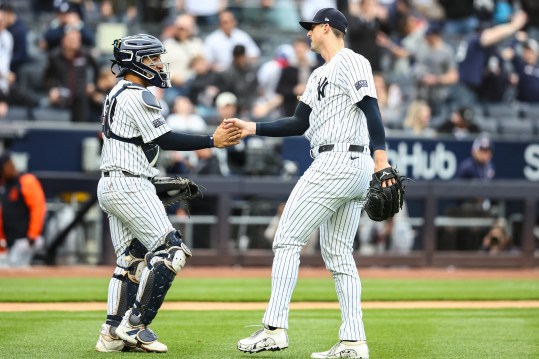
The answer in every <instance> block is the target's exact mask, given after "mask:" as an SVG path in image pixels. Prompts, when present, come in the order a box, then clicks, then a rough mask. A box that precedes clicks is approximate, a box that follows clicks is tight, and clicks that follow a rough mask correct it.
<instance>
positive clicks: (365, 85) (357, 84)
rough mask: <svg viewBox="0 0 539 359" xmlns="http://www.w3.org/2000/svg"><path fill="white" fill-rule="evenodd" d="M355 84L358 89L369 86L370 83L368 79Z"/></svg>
mask: <svg viewBox="0 0 539 359" xmlns="http://www.w3.org/2000/svg"><path fill="white" fill-rule="evenodd" d="M354 86H355V87H356V90H359V89H360V88H362V87H369V84H368V82H367V80H359V81H358V82H356V83H355V84H354Z"/></svg>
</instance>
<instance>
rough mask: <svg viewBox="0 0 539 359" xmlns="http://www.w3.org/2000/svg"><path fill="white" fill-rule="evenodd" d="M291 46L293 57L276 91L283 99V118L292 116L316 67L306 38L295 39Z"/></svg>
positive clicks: (284, 70) (314, 58) (283, 72)
mask: <svg viewBox="0 0 539 359" xmlns="http://www.w3.org/2000/svg"><path fill="white" fill-rule="evenodd" d="M293 46H294V55H295V56H294V58H293V60H292V61H290V63H289V65H288V66H286V67H285V68H283V71H282V73H281V76H280V78H279V83H278V84H277V89H276V92H277V93H278V94H279V95H281V96H282V98H283V104H282V115H283V116H285V117H286V116H292V115H294V111H295V109H296V106H297V104H298V96H300V95H302V94H303V92H305V87H306V86H307V80H308V79H309V76H310V75H311V73H312V72H313V71H314V69H315V68H316V67H317V65H318V64H317V62H316V57H314V56H312V55H314V53H312V52H311V46H310V44H309V43H308V42H307V39H306V38H304V37H300V38H296V39H295V40H294V43H293Z"/></svg>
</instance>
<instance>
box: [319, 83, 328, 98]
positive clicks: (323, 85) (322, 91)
mask: <svg viewBox="0 0 539 359" xmlns="http://www.w3.org/2000/svg"><path fill="white" fill-rule="evenodd" d="M328 84H329V82H328V78H327V77H324V79H323V80H322V82H320V81H318V101H320V100H321V99H322V97H326V86H327V85H328Z"/></svg>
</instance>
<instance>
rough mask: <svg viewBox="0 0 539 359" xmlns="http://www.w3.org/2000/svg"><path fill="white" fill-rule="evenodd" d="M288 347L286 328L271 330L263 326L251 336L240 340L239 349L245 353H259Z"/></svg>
mask: <svg viewBox="0 0 539 359" xmlns="http://www.w3.org/2000/svg"><path fill="white" fill-rule="evenodd" d="M286 348H288V335H287V334H286V329H282V328H277V329H275V330H270V329H268V328H265V327H264V328H262V329H259V330H257V331H256V332H254V333H253V334H252V335H251V336H250V337H249V338H245V339H241V340H240V341H238V349H239V350H241V351H242V352H245V353H257V352H260V351H263V350H272V351H273V350H281V349H286Z"/></svg>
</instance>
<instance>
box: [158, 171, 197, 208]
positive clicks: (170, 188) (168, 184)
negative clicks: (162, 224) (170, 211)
mask: <svg viewBox="0 0 539 359" xmlns="http://www.w3.org/2000/svg"><path fill="white" fill-rule="evenodd" d="M152 183H153V185H154V186H155V192H156V193H157V196H158V197H159V199H160V200H161V202H163V205H164V206H165V207H169V206H171V205H173V204H174V203H177V202H180V201H189V200H191V199H193V198H195V197H197V196H198V195H199V194H201V192H200V188H199V186H198V185H197V184H196V183H195V182H193V181H191V180H190V179H188V178H184V177H181V176H174V177H154V178H153V179H152Z"/></svg>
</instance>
